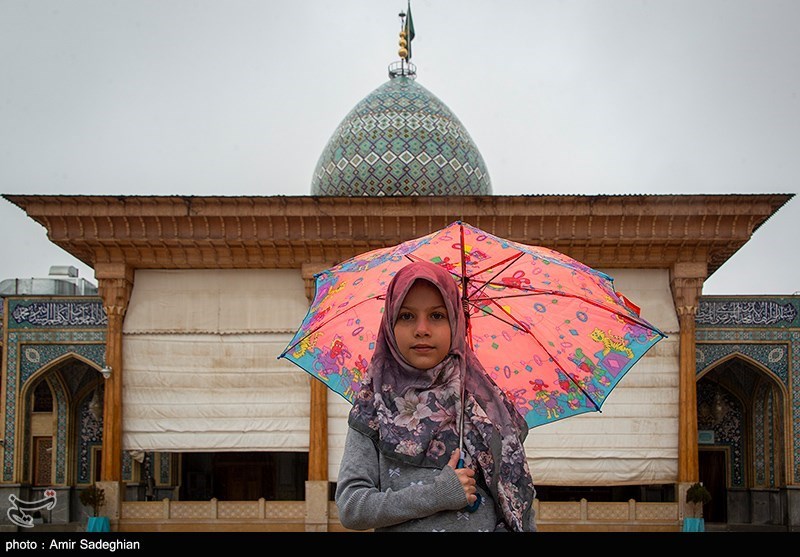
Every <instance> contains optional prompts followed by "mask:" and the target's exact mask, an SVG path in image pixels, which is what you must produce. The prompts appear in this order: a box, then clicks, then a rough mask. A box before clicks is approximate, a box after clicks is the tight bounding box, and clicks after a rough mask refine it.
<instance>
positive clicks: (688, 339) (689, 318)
mask: <svg viewBox="0 0 800 557" xmlns="http://www.w3.org/2000/svg"><path fill="white" fill-rule="evenodd" d="M706 274H707V266H706V264H705V263H699V262H697V263H676V264H675V265H674V266H673V267H672V277H671V281H670V282H671V287H672V296H673V299H674V302H675V309H676V311H677V313H678V324H679V326H680V372H679V373H680V377H679V387H678V392H679V417H678V420H679V426H678V427H679V430H678V482H679V483H685V482H692V483H693V482H696V481H698V480H699V477H700V464H699V459H698V452H697V377H696V375H697V365H696V356H695V351H696V349H695V316H696V315H697V306H698V303H699V298H700V295H701V294H702V291H703V281H704V280H705V278H706Z"/></svg>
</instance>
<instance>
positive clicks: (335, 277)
mask: <svg viewBox="0 0 800 557" xmlns="http://www.w3.org/2000/svg"><path fill="white" fill-rule="evenodd" d="M415 260H426V261H430V262H433V263H436V264H438V265H441V266H442V267H444V268H446V269H447V270H448V271H450V273H451V274H452V275H453V277H454V280H457V281H458V284H459V286H460V289H461V294H462V301H463V304H464V311H465V312H466V314H467V324H468V325H467V331H468V332H467V334H468V341H469V343H470V345H471V346H472V348H473V350H474V351H475V353H476V354H477V356H478V359H479V360H480V361H481V363H482V364H483V367H484V368H485V370H486V373H487V374H488V375H489V376H490V377H491V379H492V380H493V381H494V382H495V383H496V384H497V385H498V386H499V387H500V388H501V389H502V390H503V391H504V392H505V393H506V395H507V396H508V398H509V399H510V400H511V401H512V402H513V404H514V406H515V407H516V409H517V411H518V412H519V413H520V414H521V415H522V416H523V417H524V418H525V421H526V422H527V423H528V425H529V426H530V427H536V426H539V425H543V424H546V423H551V422H555V421H557V420H561V419H564V418H567V417H570V416H575V415H578V414H582V413H585V412H594V411H600V408H601V406H602V405H603V402H604V401H605V400H606V398H607V397H608V395H609V393H610V392H611V390H612V389H613V388H614V387H615V386H616V385H617V383H618V382H619V381H620V380H621V379H622V377H623V376H624V375H625V373H626V372H627V371H628V370H630V369H631V367H632V366H633V365H634V364H635V363H636V362H637V361H638V360H639V359H640V358H641V357H642V356H643V355H644V354H645V353H646V352H647V351H648V350H649V349H650V348H651V347H652V346H653V345H655V344H656V343H657V342H658V341H659V340H661V339H662V338H664V336H665V335H664V334H663V333H661V332H660V331H659V330H658V329H657V328H656V327H654V326H653V325H651V324H650V323H648V322H647V321H646V320H644V319H643V318H641V317H640V315H639V308H638V307H637V306H636V305H634V304H633V303H632V302H631V301H630V300H628V299H627V298H626V297H624V296H623V295H622V294H620V293H618V292H617V291H616V290H615V289H614V286H613V279H612V278H611V277H609V276H608V275H607V274H605V273H602V272H600V271H597V270H595V269H592V268H590V267H588V266H586V265H584V264H583V263H580V262H579V261H576V260H574V259H572V258H570V257H568V256H566V255H564V254H562V253H559V252H557V251H554V250H551V249H548V248H544V247H538V246H529V245H525V244H521V243H517V242H513V241H510V240H505V239H502V238H499V237H497V236H494V235H492V234H490V233H488V232H485V231H483V230H480V229H479V228H476V227H474V226H471V225H469V224H467V223H465V222H461V221H456V222H453V223H452V224H450V225H449V226H447V227H445V228H443V229H441V230H439V231H436V232H433V233H431V234H428V235H426V236H423V237H420V238H416V239H413V240H409V241H406V242H402V243H400V244H397V245H395V246H392V247H388V248H382V249H376V250H373V251H369V252H367V253H364V254H362V255H358V256H356V257H354V258H351V259H348V260H347V261H344V262H342V263H340V264H338V265H336V266H335V267H332V268H330V269H327V270H325V271H322V272H321V273H318V274H317V275H316V277H315V280H316V292H315V295H314V300H313V301H312V303H311V306H310V308H309V311H308V314H307V315H306V317H305V319H303V322H302V323H301V324H300V327H299V329H298V330H297V332H296V334H295V335H294V337H293V338H292V340H291V341H290V342H289V344H288V345H287V347H286V348H285V350H284V351H283V352H282V353H281V355H280V356H279V358H285V359H287V360H289V361H291V362H293V363H295V364H296V365H298V366H299V367H300V368H302V369H304V370H305V371H307V372H308V373H310V374H311V375H312V376H314V377H316V378H317V379H319V380H320V381H322V382H324V383H325V384H326V385H327V386H328V387H329V388H330V389H331V390H333V391H334V392H336V393H339V394H340V395H342V396H343V397H344V398H345V399H347V400H348V401H350V402H352V401H353V399H354V397H355V396H356V394H357V392H358V389H359V386H360V384H361V381H362V379H363V378H364V374H365V373H366V371H367V365H368V363H369V360H370V357H371V355H372V351H373V349H374V346H375V339H376V337H377V332H378V328H379V323H380V319H381V315H382V312H383V309H384V297H385V293H386V288H387V286H388V284H389V282H390V281H391V279H392V277H393V276H394V273H395V272H396V271H397V270H398V269H400V268H401V267H402V266H404V265H406V264H407V263H409V262H411V261H415Z"/></svg>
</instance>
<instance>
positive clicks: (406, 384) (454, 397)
mask: <svg viewBox="0 0 800 557" xmlns="http://www.w3.org/2000/svg"><path fill="white" fill-rule="evenodd" d="M416 280H426V281H428V282H430V283H431V284H433V285H434V286H435V287H437V288H438V289H439V291H440V292H441V294H442V298H443V299H444V303H445V307H446V308H447V316H448V319H449V320H450V334H451V338H450V352H449V353H448V355H447V356H446V357H445V359H444V360H443V361H442V362H441V363H439V364H438V365H437V366H435V367H433V368H431V369H427V370H422V369H418V368H415V367H413V366H412V365H410V364H409V363H408V362H407V361H406V360H405V359H404V358H403V356H402V355H401V354H400V350H399V348H398V346H397V341H396V339H395V336H394V324H395V321H396V320H397V316H398V313H399V311H400V307H401V305H402V303H403V300H405V297H406V294H407V293H408V290H409V289H410V288H411V286H412V285H413V284H414V282H415V281H416ZM462 381H464V382H465V383H464V387H465V390H466V395H465V401H464V446H463V451H462V455H461V456H462V458H463V459H464V463H465V466H468V467H471V468H475V469H476V470H477V469H480V470H481V472H482V473H483V477H484V479H485V481H486V484H487V486H488V488H489V490H490V492H491V493H492V496H493V498H494V501H495V503H496V505H497V507H498V512H499V516H501V517H503V520H504V522H505V523H506V526H507V527H508V529H510V530H515V531H526V530H530V529H531V525H532V520H531V513H532V512H533V511H532V508H531V504H532V502H533V498H534V496H535V493H536V492H535V489H534V486H533V481H532V479H531V475H530V471H529V470H528V464H527V461H526V459H525V449H524V447H523V445H522V443H523V441H524V440H525V437H526V436H527V433H528V426H527V424H526V423H525V420H524V419H523V418H522V416H521V415H520V414H519V412H517V411H516V410H515V409H514V407H513V406H512V405H511V403H510V402H509V401H508V399H507V398H506V397H505V395H504V394H503V393H502V391H501V390H500V389H499V388H498V387H497V385H496V384H495V383H494V382H493V381H492V380H491V379H490V378H489V376H488V375H486V372H485V371H484V369H483V366H482V365H481V363H480V361H478V357H477V356H476V355H475V353H474V352H473V350H472V349H471V348H470V347H469V346H468V345H467V337H466V317H465V315H464V310H463V308H462V304H461V297H460V294H459V291H458V286H457V284H456V282H455V279H454V278H453V276H452V275H451V274H450V273H449V272H448V271H447V270H446V269H444V268H442V267H440V266H438V265H435V264H433V263H428V262H413V263H409V264H408V265H406V266H405V267H403V268H402V269H400V270H399V271H398V272H397V274H396V275H395V276H394V278H393V279H392V282H391V283H390V284H389V288H388V289H387V292H386V305H385V312H384V315H383V319H382V320H381V327H380V330H379V331H378V336H377V340H376V346H375V351H374V353H373V355H372V360H371V361H370V364H369V367H368V369H367V373H366V376H365V379H364V382H363V384H362V385H361V389H360V391H359V393H358V395H357V396H356V399H355V402H354V405H353V408H352V410H351V411H350V417H349V424H350V426H351V427H353V428H354V429H356V430H358V431H361V432H362V433H364V434H366V435H368V436H370V437H371V438H372V439H373V440H374V441H375V443H376V445H377V447H378V450H379V451H381V452H382V453H384V454H386V455H389V456H391V457H393V458H396V459H398V460H401V461H403V462H407V463H409V464H413V465H417V466H423V467H432V468H443V467H444V466H445V465H446V464H447V462H448V460H449V459H450V455H451V454H452V452H453V451H454V450H455V449H456V448H458V446H459V440H458V427H459V417H460V414H459V413H460V412H461V396H460V395H461V386H462Z"/></svg>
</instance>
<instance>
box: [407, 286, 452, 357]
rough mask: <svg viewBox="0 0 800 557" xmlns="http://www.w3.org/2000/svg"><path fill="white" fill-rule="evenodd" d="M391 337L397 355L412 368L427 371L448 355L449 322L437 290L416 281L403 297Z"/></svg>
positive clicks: (440, 295)
mask: <svg viewBox="0 0 800 557" xmlns="http://www.w3.org/2000/svg"><path fill="white" fill-rule="evenodd" d="M394 336H395V339H396V340H397V346H398V348H399V349H400V354H402V355H403V357H404V358H405V359H406V361H407V362H408V363H409V364H411V365H412V366H414V367H416V368H419V369H430V368H432V367H434V366H435V365H437V364H438V363H439V362H441V361H442V360H444V358H445V356H447V353H448V352H449V351H450V320H449V319H448V318H447V308H446V307H445V305H444V299H443V298H442V294H441V292H439V289H438V288H436V287H435V286H434V285H432V284H431V283H430V282H428V281H426V280H417V281H415V282H414V284H412V285H411V288H410V289H409V290H408V293H407V294H406V298H405V300H403V304H402V305H401V306H400V313H398V314H397V321H396V322H395V324H394Z"/></svg>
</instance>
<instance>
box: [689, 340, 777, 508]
mask: <svg viewBox="0 0 800 557" xmlns="http://www.w3.org/2000/svg"><path fill="white" fill-rule="evenodd" d="M786 400H787V396H786V392H785V387H784V385H783V383H782V382H781V381H780V379H779V378H777V377H776V376H775V375H774V374H773V373H772V372H771V371H770V370H769V369H766V368H764V367H763V366H762V365H760V364H759V363H757V362H755V361H753V360H751V359H749V358H748V357H746V356H743V355H742V354H736V353H735V354H732V355H731V356H730V357H728V358H726V359H724V360H722V361H720V362H718V363H717V364H715V365H713V366H712V367H710V368H709V369H707V370H706V371H705V372H704V373H703V374H702V375H701V376H700V378H699V379H698V383H697V426H698V443H699V447H698V449H699V467H700V481H701V482H703V484H704V485H705V486H706V487H707V488H708V490H709V491H710V492H711V495H712V501H711V502H710V503H708V504H707V505H706V506H705V507H704V509H703V514H704V517H705V518H706V521H707V522H709V523H715V522H728V523H754V522H758V523H765V522H771V521H772V520H773V519H776V520H778V523H780V517H771V516H770V515H771V513H772V510H770V508H769V507H771V505H769V502H768V501H767V505H766V506H764V505H761V504H760V503H763V502H764V500H763V498H762V497H761V495H762V494H765V493H767V492H768V491H769V490H774V489H775V488H778V487H780V486H781V485H784V484H785V478H786V462H785V454H786V449H785V447H786V440H785V438H784V432H785V431H787V428H786V427H785V424H784V422H785V420H786V415H787V411H786V408H785V405H786ZM762 506H764V507H765V508H763V509H762V508H760V507H762ZM759 514H761V516H759ZM765 514H766V515H767V516H763V515H765Z"/></svg>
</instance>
